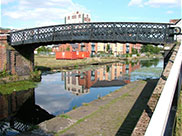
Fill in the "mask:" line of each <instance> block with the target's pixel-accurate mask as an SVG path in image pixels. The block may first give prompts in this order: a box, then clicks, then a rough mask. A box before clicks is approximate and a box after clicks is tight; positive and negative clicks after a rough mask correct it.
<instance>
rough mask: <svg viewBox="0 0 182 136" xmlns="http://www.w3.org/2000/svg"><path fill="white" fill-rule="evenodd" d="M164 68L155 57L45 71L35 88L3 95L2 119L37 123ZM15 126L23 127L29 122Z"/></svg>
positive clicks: (157, 74)
mask: <svg viewBox="0 0 182 136" xmlns="http://www.w3.org/2000/svg"><path fill="white" fill-rule="evenodd" d="M162 70H163V60H159V59H154V60H143V61H137V62H131V63H128V62H125V63H112V64H108V65H101V66H92V67H90V68H88V67H87V68H86V69H81V70H71V71H66V72H57V73H52V74H45V73H44V74H43V75H42V80H41V82H40V83H39V84H38V86H37V87H36V88H34V89H30V90H25V91H20V92H13V93H12V94H10V95H0V120H5V119H6V120H9V121H10V124H11V122H13V127H14V128H16V123H17V124H18V123H19V124H21V122H23V124H38V123H40V122H42V121H44V120H47V119H50V118H52V117H54V116H56V115H59V114H63V113H66V112H68V111H70V110H72V109H74V108H77V107H79V106H81V105H82V104H83V103H89V102H91V101H93V100H95V99H98V98H100V97H103V96H105V95H107V94H109V93H111V92H113V91H115V90H117V89H119V88H121V87H122V86H124V85H126V84H129V83H130V82H133V81H136V80H146V79H156V78H159V77H160V74H161V72H162ZM1 122H2V121H1ZM1 125H2V123H0V127H1ZM17 126H18V125H17ZM16 129H20V130H21V129H22V131H24V130H25V129H26V125H25V126H23V125H22V128H16ZM0 131H1V129H0ZM10 135H11V134H10Z"/></svg>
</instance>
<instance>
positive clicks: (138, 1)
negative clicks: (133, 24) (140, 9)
mask: <svg viewBox="0 0 182 136" xmlns="http://www.w3.org/2000/svg"><path fill="white" fill-rule="evenodd" d="M134 5H139V6H142V0H131V1H130V2H129V4H128V6H134Z"/></svg>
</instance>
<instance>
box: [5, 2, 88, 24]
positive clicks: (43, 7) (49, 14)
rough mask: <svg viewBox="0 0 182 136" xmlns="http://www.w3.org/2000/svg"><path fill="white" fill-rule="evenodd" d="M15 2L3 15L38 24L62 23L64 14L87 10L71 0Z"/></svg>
mask: <svg viewBox="0 0 182 136" xmlns="http://www.w3.org/2000/svg"><path fill="white" fill-rule="evenodd" d="M17 2H18V5H16V6H14V7H9V9H6V10H4V11H3V16H7V17H10V18H12V19H18V20H22V21H31V22H34V25H38V26H41V25H44V24H46V25H51V23H53V24H61V23H64V22H63V19H64V17H65V15H67V14H70V13H72V12H75V11H81V12H88V11H87V9H86V8H85V7H83V6H82V5H79V4H76V3H74V2H72V0H46V1H45V0H19V1H17ZM41 22H42V23H41Z"/></svg>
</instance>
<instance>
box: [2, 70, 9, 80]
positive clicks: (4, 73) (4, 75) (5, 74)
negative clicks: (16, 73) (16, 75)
mask: <svg viewBox="0 0 182 136" xmlns="http://www.w3.org/2000/svg"><path fill="white" fill-rule="evenodd" d="M8 75H9V73H8V72H7V71H6V70H5V69H4V70H3V71H0V78H3V77H7V76H8Z"/></svg>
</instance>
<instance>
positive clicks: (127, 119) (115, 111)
mask: <svg viewBox="0 0 182 136" xmlns="http://www.w3.org/2000/svg"><path fill="white" fill-rule="evenodd" d="M157 81H158V80H148V81H135V82H132V83H130V84H128V85H126V86H123V87H122V88H120V89H118V90H116V91H115V92H113V93H110V94H108V95H107V96H104V97H102V98H101V97H98V99H97V100H95V101H93V102H90V103H85V104H83V106H81V107H79V108H76V109H74V110H72V111H70V112H68V113H66V114H64V115H61V116H57V117H55V118H53V119H51V120H48V121H45V122H42V123H41V124H39V129H35V130H33V131H31V132H26V133H22V134H20V135H21V136H35V135H36V136H39V135H47V136H49V135H50V136H52V135H56V136H91V135H92V136H98V135H105V136H115V135H118V136H119V135H121V134H122V135H131V133H132V131H133V129H134V127H135V125H136V123H137V121H138V119H139V118H140V115H141V114H142V112H143V110H144V109H145V107H146V103H147V101H148V99H149V98H150V96H151V94H152V91H153V90H154V88H155V86H156V84H157Z"/></svg>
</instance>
